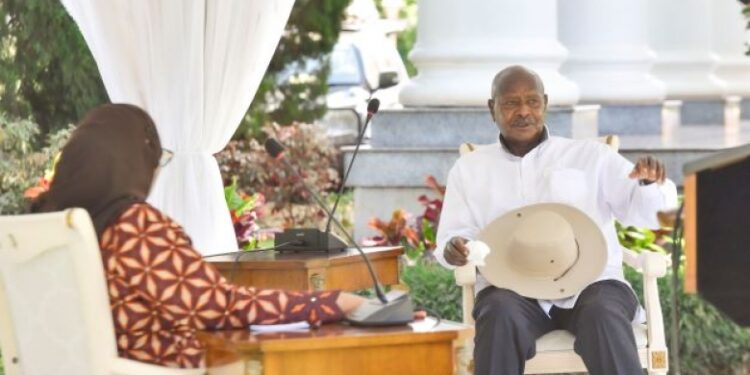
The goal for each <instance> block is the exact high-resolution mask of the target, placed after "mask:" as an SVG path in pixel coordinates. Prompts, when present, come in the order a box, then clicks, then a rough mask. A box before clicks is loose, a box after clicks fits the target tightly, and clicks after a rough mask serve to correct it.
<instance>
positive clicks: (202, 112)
mask: <svg viewBox="0 0 750 375" xmlns="http://www.w3.org/2000/svg"><path fill="white" fill-rule="evenodd" d="M62 2H63V4H64V5H65V7H66V9H67V11H68V13H69V14H70V15H71V16H72V17H73V19H74V20H75V21H76V23H77V24H78V27H79V29H80V30H81V33H82V34H83V36H84V38H85V39H86V43H87V44H88V46H89V49H90V50H91V52H92V54H93V56H94V59H95V60H96V63H97V65H98V67H99V71H100V73H101V76H102V79H103V81H104V85H105V87H106V89H107V93H108V95H109V98H110V100H111V101H112V102H114V103H131V104H135V105H138V106H140V107H142V108H144V109H145V110H146V111H148V113H149V114H151V116H152V117H153V118H154V122H156V126H157V128H158V130H159V135H160V137H161V139H162V144H163V146H164V147H165V148H168V149H170V150H172V151H174V153H175V156H174V159H173V160H172V162H171V163H170V164H168V165H167V166H166V167H165V168H163V169H162V171H161V173H160V175H159V177H158V179H157V180H156V183H155V185H154V188H153V189H152V192H151V195H150V196H149V203H151V204H153V205H154V206H155V207H157V208H159V209H161V210H162V211H164V212H165V213H166V214H168V215H169V216H171V217H172V218H174V219H175V220H176V221H177V222H179V223H180V224H182V225H183V226H184V227H185V229H186V231H187V233H188V234H189V235H190V236H191V237H192V238H193V242H194V244H195V246H196V248H197V249H199V250H200V251H202V252H203V253H204V254H205V255H208V254H213V253H218V252H226V251H231V250H232V249H236V248H237V243H236V240H235V236H234V229H233V227H232V223H231V219H230V217H229V212H228V210H227V207H226V203H225V202H224V192H223V186H222V181H221V176H220V173H219V169H218V165H217V163H216V160H215V159H214V157H213V154H215V153H217V152H219V151H221V150H222V149H223V148H224V147H225V146H226V144H227V142H229V140H230V138H231V136H232V134H233V133H234V131H235V130H236V129H237V126H238V125H239V123H240V121H241V120H242V117H243V115H244V114H245V111H246V110H247V107H248V106H249V105H250V102H251V101H252V99H253V96H254V95H255V92H256V91H257V88H258V85H259V84H260V81H261V79H262V78H263V75H264V73H265V71H266V68H267V67H268V63H269V62H270V60H271V57H272V56H273V53H274V51H275V49H276V45H277V44H278V41H279V38H280V36H281V33H282V32H283V29H284V25H285V24H286V21H287V19H288V18H289V13H290V12H291V9H292V5H293V4H294V0H272V1H269V0H158V1H154V0H107V1H101V0H62Z"/></svg>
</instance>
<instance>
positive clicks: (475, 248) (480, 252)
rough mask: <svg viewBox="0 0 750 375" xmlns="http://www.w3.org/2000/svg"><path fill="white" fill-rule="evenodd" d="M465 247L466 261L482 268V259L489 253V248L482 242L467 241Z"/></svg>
mask: <svg viewBox="0 0 750 375" xmlns="http://www.w3.org/2000/svg"><path fill="white" fill-rule="evenodd" d="M466 247H467V248H468V249H469V256H468V257H467V260H468V261H469V262H470V263H473V264H474V265H475V266H484V258H485V257H487V254H489V253H490V247H489V246H487V244H486V243H484V242H482V241H469V242H467V243H466Z"/></svg>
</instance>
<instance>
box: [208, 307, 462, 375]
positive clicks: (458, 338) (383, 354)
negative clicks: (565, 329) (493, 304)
mask: <svg viewBox="0 0 750 375" xmlns="http://www.w3.org/2000/svg"><path fill="white" fill-rule="evenodd" d="M472 329H473V328H472V327H470V326H467V325H463V324H459V323H453V322H442V323H440V324H439V325H437V326H435V321H434V320H433V319H427V320H425V321H421V322H418V323H415V324H412V325H409V326H398V327H383V328H358V327H351V326H348V325H345V324H330V325H324V326H323V327H321V328H319V329H316V330H304V331H297V332H283V333H280V332H274V333H254V332H250V331H247V330H238V331H215V332H200V333H199V334H198V335H199V338H200V340H201V341H202V342H203V343H204V344H206V346H207V348H208V365H209V366H218V365H222V364H225V363H227V362H231V361H235V360H241V361H243V362H244V363H245V367H246V371H247V373H248V374H264V375H277V374H305V375H316V374H321V375H323V374H325V375H344V374H359V375H380V374H399V375H410V374H413V375H424V374H433V375H441V374H445V375H448V374H452V373H453V371H454V366H455V361H454V352H455V349H456V345H459V344H460V343H461V342H462V339H463V338H465V337H467V335H468V334H471V332H470V331H471V330H472Z"/></svg>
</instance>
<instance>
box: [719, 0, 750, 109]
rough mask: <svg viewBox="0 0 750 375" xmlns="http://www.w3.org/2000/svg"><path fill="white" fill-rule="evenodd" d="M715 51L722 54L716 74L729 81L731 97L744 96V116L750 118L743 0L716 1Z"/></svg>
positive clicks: (749, 72)
mask: <svg viewBox="0 0 750 375" xmlns="http://www.w3.org/2000/svg"><path fill="white" fill-rule="evenodd" d="M711 6H712V7H713V14H712V20H713V25H712V26H713V34H712V36H713V50H714V52H715V53H716V54H717V55H718V57H719V61H718V65H717V67H716V75H717V76H718V77H719V78H720V79H721V80H723V81H724V82H725V83H726V94H727V95H728V96H734V95H737V96H740V97H742V117H743V118H746V119H750V56H747V55H745V51H747V48H748V47H747V45H746V44H745V43H747V42H750V31H748V30H747V28H746V25H747V22H748V21H747V19H746V18H745V16H744V15H743V14H742V9H743V8H744V7H743V5H742V4H740V2H739V1H713V2H712V3H711Z"/></svg>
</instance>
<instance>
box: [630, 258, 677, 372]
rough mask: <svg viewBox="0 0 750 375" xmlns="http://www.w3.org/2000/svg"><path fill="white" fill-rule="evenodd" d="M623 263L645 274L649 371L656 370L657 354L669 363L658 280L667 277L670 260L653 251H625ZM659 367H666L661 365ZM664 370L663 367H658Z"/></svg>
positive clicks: (644, 298) (644, 296)
mask: <svg viewBox="0 0 750 375" xmlns="http://www.w3.org/2000/svg"><path fill="white" fill-rule="evenodd" d="M623 261H624V262H625V263H627V264H628V265H629V266H631V267H633V268H635V269H636V270H638V271H640V272H641V273H643V304H644V307H645V308H646V327H647V335H648V349H649V353H650V354H649V358H648V366H649V369H653V368H655V367H654V366H655V364H656V363H655V362H653V361H654V360H655V359H654V358H655V356H656V355H657V354H656V353H659V354H662V355H661V356H659V358H662V360H665V361H668V358H667V357H668V356H667V355H666V353H667V340H666V337H665V334H664V316H663V313H662V309H661V302H660V301H659V285H658V283H657V279H658V278H660V277H662V276H664V275H666V273H667V268H668V267H669V265H670V263H671V262H670V260H669V258H668V257H667V256H666V255H664V254H659V253H656V252H653V251H642V252H641V253H640V254H638V253H635V252H634V251H632V250H628V249H625V250H624V253H623ZM659 366H664V364H663V363H660V364H659ZM667 366H668V365H667ZM658 368H662V367H658Z"/></svg>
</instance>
